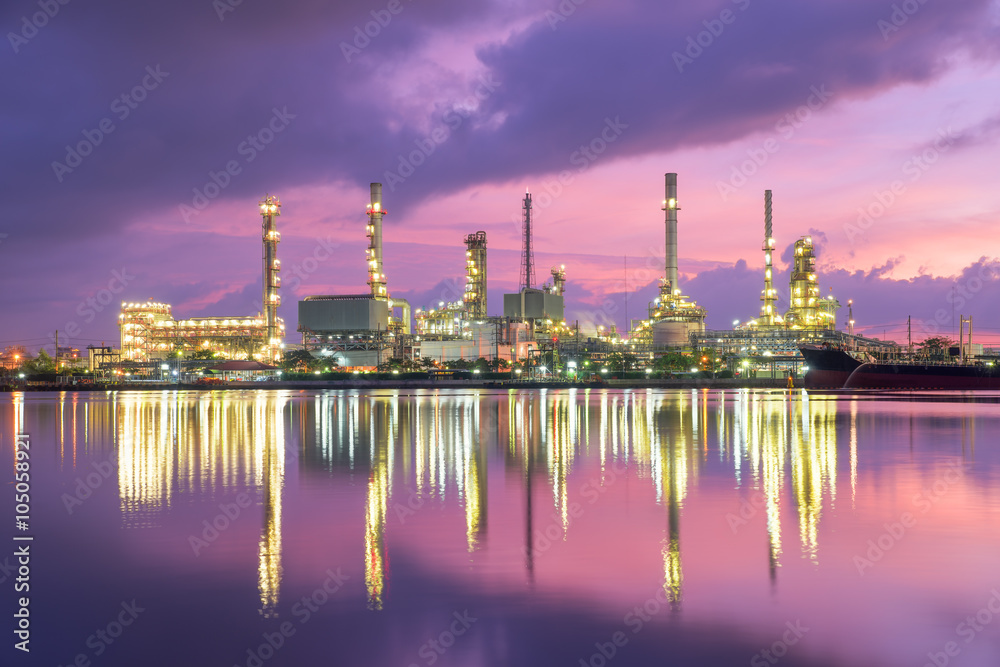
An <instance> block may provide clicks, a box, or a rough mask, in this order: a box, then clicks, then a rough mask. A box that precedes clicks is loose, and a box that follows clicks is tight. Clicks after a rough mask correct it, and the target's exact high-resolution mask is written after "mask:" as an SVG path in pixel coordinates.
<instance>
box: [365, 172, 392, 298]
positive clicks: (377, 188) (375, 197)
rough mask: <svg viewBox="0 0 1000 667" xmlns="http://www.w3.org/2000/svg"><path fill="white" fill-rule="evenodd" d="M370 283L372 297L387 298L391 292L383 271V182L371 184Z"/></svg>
mask: <svg viewBox="0 0 1000 667" xmlns="http://www.w3.org/2000/svg"><path fill="white" fill-rule="evenodd" d="M367 213H368V285H369V286H370V287H371V290H372V297H374V298H376V299H387V298H388V297H389V292H388V290H386V287H385V274H384V273H383V272H382V216H384V215H385V214H386V212H385V209H383V208H382V184H381V183H372V184H371V203H370V204H368V210H367Z"/></svg>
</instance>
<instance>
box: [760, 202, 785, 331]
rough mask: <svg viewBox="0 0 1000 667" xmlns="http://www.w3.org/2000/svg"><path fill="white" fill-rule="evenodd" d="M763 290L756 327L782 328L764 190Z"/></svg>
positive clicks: (768, 206)
mask: <svg viewBox="0 0 1000 667" xmlns="http://www.w3.org/2000/svg"><path fill="white" fill-rule="evenodd" d="M761 250H763V251H764V289H763V291H761V293H760V300H761V302H762V305H761V307H760V318H759V319H758V320H757V326H758V327H759V328H762V329H768V328H777V327H783V326H784V321H783V320H782V319H781V314H780V313H779V312H778V290H776V289H774V275H773V272H774V236H773V235H772V233H771V191H770V190H764V244H763V246H761Z"/></svg>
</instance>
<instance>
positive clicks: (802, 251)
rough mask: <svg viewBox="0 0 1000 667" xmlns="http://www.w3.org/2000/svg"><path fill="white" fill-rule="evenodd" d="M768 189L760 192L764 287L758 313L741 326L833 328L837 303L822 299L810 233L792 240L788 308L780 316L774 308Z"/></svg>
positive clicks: (776, 308)
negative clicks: (762, 195)
mask: <svg viewBox="0 0 1000 667" xmlns="http://www.w3.org/2000/svg"><path fill="white" fill-rule="evenodd" d="M771 217H772V206H771V191H770V190H765V191H764V244H763V246H762V250H763V252H764V289H763V290H762V291H761V293H760V300H761V307H760V316H759V317H757V318H756V319H752V320H750V321H748V322H746V323H745V324H744V325H743V327H742V328H749V329H755V330H759V331H773V330H792V331H804V332H818V331H834V330H835V329H836V328H837V327H836V322H837V309H839V308H840V303H839V302H838V301H837V300H836V299H835V298H833V296H832V295H831V296H830V297H828V298H826V299H824V298H823V295H822V293H821V292H820V288H819V281H818V280H817V277H816V250H815V247H814V245H813V240H812V237H811V236H803V237H801V238H800V239H799V240H797V241H796V242H795V246H794V255H793V258H792V268H791V273H790V276H789V287H788V291H789V299H788V303H789V307H788V310H787V311H785V314H784V316H782V315H781V313H780V311H779V308H778V290H777V289H775V287H774V262H773V255H774V246H775V241H774V236H773V233H772V219H771ZM852 333H853V332H852Z"/></svg>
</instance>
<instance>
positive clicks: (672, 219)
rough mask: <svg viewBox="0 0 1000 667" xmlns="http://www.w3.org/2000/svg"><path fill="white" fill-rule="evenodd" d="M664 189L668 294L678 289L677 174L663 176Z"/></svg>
mask: <svg viewBox="0 0 1000 667" xmlns="http://www.w3.org/2000/svg"><path fill="white" fill-rule="evenodd" d="M664 176H665V180H666V188H665V199H664V200H663V210H664V211H666V213H667V220H666V223H667V239H666V240H667V265H666V278H667V286H668V288H669V289H670V294H676V293H677V290H678V289H680V287H679V286H678V283H677V211H678V210H679V208H678V206H677V174H674V173H671V174H665V175H664Z"/></svg>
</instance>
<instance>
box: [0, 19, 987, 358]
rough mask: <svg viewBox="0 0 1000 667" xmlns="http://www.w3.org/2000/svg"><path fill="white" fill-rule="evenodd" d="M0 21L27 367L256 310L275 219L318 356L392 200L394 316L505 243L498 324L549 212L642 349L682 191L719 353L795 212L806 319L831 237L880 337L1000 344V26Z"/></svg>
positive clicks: (588, 298) (9, 197)
mask: <svg viewBox="0 0 1000 667" xmlns="http://www.w3.org/2000/svg"><path fill="white" fill-rule="evenodd" d="M0 27H2V32H3V33H4V35H5V39H4V41H5V42H6V43H5V44H0V75H2V77H3V79H2V80H3V81H4V82H5V84H6V89H7V91H8V94H7V95H5V96H3V99H2V100H0V114H2V122H0V147H2V150H0V182H2V183H3V195H4V200H5V202H6V215H5V216H3V218H2V220H0V285H3V290H2V292H0V294H2V296H0V299H2V300H3V309H2V312H3V315H0V346H5V345H10V344H13V343H24V344H26V345H27V346H28V347H29V348H30V349H32V350H34V349H36V348H37V347H39V346H41V345H43V344H44V345H46V346H47V347H48V348H49V350H51V346H52V343H51V338H52V337H53V333H54V332H55V331H56V330H60V331H61V333H60V344H65V343H69V344H70V345H73V346H77V347H81V348H83V347H85V346H86V345H88V344H95V345H96V344H101V343H102V342H106V343H108V344H116V342H117V341H118V338H119V334H118V329H117V313H118V309H119V306H120V303H121V302H122V301H144V300H146V299H149V298H152V299H154V300H157V301H161V302H167V303H170V304H172V305H173V309H174V314H175V316H177V317H185V318H186V317H196V316H209V315H217V316H244V315H250V314H253V313H256V312H258V310H259V307H260V306H259V304H260V295H259V293H260V280H261V278H260V264H261V262H260V252H261V251H260V218H259V215H258V208H257V202H259V201H260V200H261V199H262V198H263V197H264V196H265V195H266V194H272V195H276V196H278V197H279V198H280V199H281V202H282V215H281V217H280V219H279V221H278V224H279V229H280V230H281V233H282V242H281V244H280V246H279V248H278V253H279V257H280V258H281V259H282V265H283V279H284V287H283V289H282V299H283V303H282V306H281V309H280V311H279V314H280V315H281V316H282V317H284V319H285V322H286V326H287V329H288V336H287V338H286V341H287V342H291V343H294V342H298V334H296V333H295V329H296V319H297V318H296V303H297V301H298V300H300V299H301V298H304V297H306V296H309V295H315V294H345V293H346V294H351V293H362V292H366V291H367V286H366V285H365V280H366V274H365V268H366V267H365V261H364V260H365V250H364V249H365V247H366V243H367V241H366V239H365V224H366V217H365V215H364V211H365V205H366V203H367V201H368V185H369V183H372V182H381V183H383V184H384V195H383V200H384V206H385V208H386V209H387V210H388V211H389V215H387V216H386V219H385V228H384V244H385V273H386V275H387V278H388V285H389V290H390V292H391V293H392V295H393V296H396V297H402V298H407V299H408V300H409V301H410V302H411V303H412V304H413V305H414V306H415V307H418V306H428V305H434V304H436V303H437V302H438V301H442V300H443V301H450V300H454V299H456V298H457V297H458V295H459V294H460V293H461V289H462V285H463V282H464V274H463V272H464V250H465V248H464V245H463V243H462V241H463V239H464V237H465V235H467V234H469V233H472V232H475V231H478V230H484V231H486V233H487V236H488V247H489V260H488V261H489V278H490V284H489V297H490V302H489V312H490V314H500V311H501V310H502V296H501V295H502V294H503V293H504V292H508V291H516V289H517V284H518V264H519V254H520V243H521V239H520V205H521V199H522V198H523V196H524V192H525V189H526V188H527V189H530V190H531V192H532V193H533V199H534V202H535V214H536V215H535V229H536V233H535V237H534V248H535V252H536V272H537V274H538V275H539V276H540V277H542V278H544V277H546V276H548V274H549V269H550V267H553V266H557V265H565V266H566V273H567V278H568V282H567V291H566V300H567V307H566V311H567V313H566V314H567V319H568V320H570V321H579V322H580V323H581V326H583V327H584V330H585V331H586V330H587V328H588V327H591V326H593V325H595V324H597V323H616V324H617V325H618V326H619V328H621V327H623V326H624V325H625V322H626V319H627V318H636V317H639V316H641V315H642V314H643V313H644V312H645V309H646V306H647V304H648V302H649V301H650V300H651V299H652V298H653V297H654V296H655V294H656V292H657V280H658V279H659V277H661V276H662V275H663V264H664V259H663V256H664V227H663V212H662V211H661V210H660V209H661V202H662V200H663V175H664V173H667V172H676V173H678V175H679V176H678V181H679V195H678V202H679V205H680V208H681V211H680V213H679V259H680V261H679V263H680V271H681V287H682V289H683V290H684V292H685V293H686V294H689V295H690V296H691V297H692V298H693V299H695V300H696V301H697V302H698V303H699V304H700V305H701V306H703V307H705V308H706V309H707V311H708V319H707V325H708V327H709V328H713V329H715V328H719V329H721V328H728V327H731V326H732V323H733V322H734V321H735V320H746V319H749V318H751V317H753V316H755V315H757V314H758V312H759V308H760V301H759V297H760V291H761V289H762V287H763V270H762V267H763V254H762V252H761V250H760V248H761V243H762V240H763V192H764V190H766V189H770V190H772V191H773V197H774V235H775V238H776V242H777V247H778V248H779V250H780V251H781V252H780V253H778V254H780V257H776V268H777V271H776V284H777V286H778V287H779V288H780V289H781V291H782V292H783V294H782V302H784V303H782V302H779V303H782V305H785V304H787V267H788V257H789V254H790V250H789V249H790V248H791V246H792V245H793V244H794V242H795V240H796V239H798V238H799V237H801V236H804V235H812V236H813V239H814V241H816V244H817V248H818V249H819V259H818V272H819V282H820V285H821V287H822V290H823V293H824V295H827V294H830V293H831V290H832V294H834V295H835V296H836V297H837V298H838V299H839V300H840V301H841V302H842V303H844V304H846V302H847V300H848V299H852V300H853V302H854V311H853V312H854V318H855V320H856V321H857V329H858V331H859V332H863V333H868V334H871V335H875V336H878V337H882V336H888V337H890V338H893V337H895V338H897V339H899V338H901V337H902V338H905V335H906V321H907V317H911V318H912V322H913V332H914V333H913V335H914V339H917V340H919V339H922V338H924V337H926V336H928V335H934V334H945V335H951V336H952V337H954V332H956V331H957V322H958V320H959V317H960V316H963V315H964V316H966V317H968V316H972V317H973V318H974V322H975V325H974V326H975V332H976V340H977V341H979V342H991V341H995V342H997V343H1000V307H998V306H1000V290H998V285H1000V260H998V259H997V258H998V257H1000V249H998V248H997V246H996V245H995V243H994V240H993V239H994V235H993V234H992V233H991V232H992V231H993V229H995V226H996V225H997V223H998V222H1000V188H997V187H996V183H995V180H996V166H995V161H994V160H991V158H993V157H995V155H996V153H997V148H998V142H1000V94H998V93H1000V68H998V60H1000V2H998V1H997V0H952V1H950V2H948V3H945V2H943V1H942V0H906V1H904V2H896V3H892V2H885V3H883V2H873V1H872V0H837V1H833V0H815V1H813V2H809V3H801V2H786V1H781V2H779V1H771V2H765V1H764V0H720V1H718V2H699V3H681V2H675V1H668V2H664V1H662V0H626V1H624V2H615V3H607V2H598V1H597V0H561V2H556V1H551V2H547V1H544V2H521V1H518V0H513V1H495V2H468V1H467V0H466V1H460V0H418V1H416V2H414V1H412V0H366V1H360V0H344V1H342V2H337V3H326V2H319V1H317V0H303V1H299V2H283V3H276V2H263V1H261V0H242V1H241V0H214V1H211V0H198V1H193V0H179V1H177V2H171V3H134V2H126V1H124V0H105V1H99V2H88V3H83V2H79V1H77V2H74V1H73V0H65V3H63V2H62V0H34V1H32V2H28V1H26V0H12V1H11V2H5V3H3V5H2V7H0ZM846 320H847V309H846V307H845V308H844V309H842V310H841V312H840V313H839V315H838V322H839V323H840V325H841V327H843V325H844V323H845V322H846ZM67 331H73V332H76V333H75V335H73V336H69V335H68V334H67V333H66V332H67Z"/></svg>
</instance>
